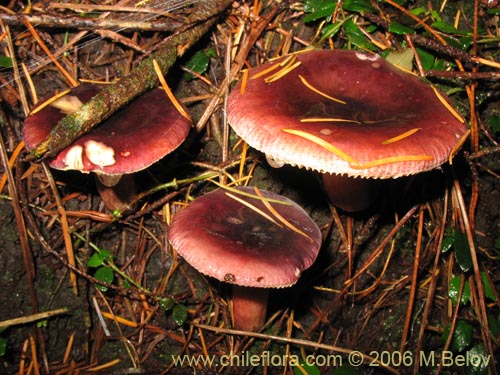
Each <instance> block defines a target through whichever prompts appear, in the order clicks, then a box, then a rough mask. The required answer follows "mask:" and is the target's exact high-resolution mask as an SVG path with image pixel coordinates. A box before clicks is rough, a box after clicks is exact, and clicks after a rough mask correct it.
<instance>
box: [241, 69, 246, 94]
mask: <svg viewBox="0 0 500 375" xmlns="http://www.w3.org/2000/svg"><path fill="white" fill-rule="evenodd" d="M247 82H248V69H245V70H244V71H243V76H242V77H241V86H240V94H241V95H243V94H245V90H246V88H247Z"/></svg>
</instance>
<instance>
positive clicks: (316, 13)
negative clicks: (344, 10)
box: [303, 0, 335, 23]
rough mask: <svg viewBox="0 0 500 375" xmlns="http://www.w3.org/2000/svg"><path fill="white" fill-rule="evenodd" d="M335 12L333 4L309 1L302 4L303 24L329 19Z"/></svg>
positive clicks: (321, 0) (316, 0) (320, 0)
mask: <svg viewBox="0 0 500 375" xmlns="http://www.w3.org/2000/svg"><path fill="white" fill-rule="evenodd" d="M334 10H335V3H334V2H333V1H328V0H309V1H306V2H304V13H307V14H306V16H305V17H304V19H303V22H304V23H308V22H313V21H316V20H319V19H321V18H326V19H330V17H331V16H332V14H333V12H334Z"/></svg>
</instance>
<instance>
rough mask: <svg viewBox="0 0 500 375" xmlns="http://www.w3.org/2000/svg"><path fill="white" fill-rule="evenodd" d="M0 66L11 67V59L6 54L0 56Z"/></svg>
mask: <svg viewBox="0 0 500 375" xmlns="http://www.w3.org/2000/svg"><path fill="white" fill-rule="evenodd" d="M0 68H12V59H11V58H10V57H7V56H0Z"/></svg>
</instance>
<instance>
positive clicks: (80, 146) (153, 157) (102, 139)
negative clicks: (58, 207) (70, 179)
mask: <svg viewBox="0 0 500 375" xmlns="http://www.w3.org/2000/svg"><path fill="white" fill-rule="evenodd" d="M98 90H99V88H98V87H97V86H95V85H89V84H82V85H80V86H78V87H77V88H75V89H73V90H72V91H71V92H70V93H69V94H68V95H71V96H76V97H77V98H78V99H79V101H80V102H83V103H85V102H86V101H88V100H89V99H90V98H91V97H92V96H94V95H95V94H96V93H97V91H98ZM64 116H65V113H64V112H62V111H61V110H60V109H58V108H56V107H54V106H52V105H48V106H47V107H45V108H43V109H42V110H40V111H39V112H37V113H35V114H33V115H30V116H28V117H27V118H26V120H25V122H24V128H23V138H24V141H25V142H26V148H27V149H28V150H31V149H33V148H34V147H35V146H36V145H37V144H39V143H40V142H42V141H43V140H45V138H46V137H47V136H48V134H49V132H50V130H51V129H52V128H53V127H54V126H55V125H56V124H57V122H58V121H59V120H60V119H62V118H63V117H64ZM190 128H191V121H190V120H188V119H187V118H185V117H183V116H182V115H181V114H180V113H179V111H178V110H177V109H176V108H175V106H174V105H173V104H172V102H171V101H170V100H169V99H168V97H167V95H166V94H165V92H164V91H162V90H161V89H154V90H152V91H149V92H147V93H145V94H144V95H142V96H140V97H139V98H137V99H136V100H134V101H133V102H131V103H130V104H129V105H128V106H127V107H126V108H124V109H122V110H120V111H118V112H117V113H115V114H114V115H112V116H111V117H109V118H108V119H107V120H105V121H104V122H103V123H102V124H101V125H99V126H98V127H96V128H94V129H92V130H91V131H90V132H89V133H87V134H85V135H83V136H82V137H80V138H79V139H78V140H76V141H75V142H74V143H73V144H71V145H70V146H68V147H66V148H65V149H63V150H62V151H60V152H59V153H58V154H57V155H56V157H55V158H53V159H52V160H51V161H50V166H51V167H53V168H56V169H62V170H69V169H76V170H79V171H81V172H96V173H101V174H105V175H122V174H128V173H133V172H137V171H140V170H142V169H145V168H147V167H149V166H150V165H151V164H153V163H154V162H156V161H158V160H160V159H161V158H163V157H164V156H165V155H167V154H169V153H170V152H172V151H173V150H175V149H176V148H177V147H178V146H179V145H180V144H181V143H182V142H183V141H184V140H185V139H186V137H187V135H188V133H189V130H190Z"/></svg>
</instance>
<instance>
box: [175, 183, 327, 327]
mask: <svg viewBox="0 0 500 375" xmlns="http://www.w3.org/2000/svg"><path fill="white" fill-rule="evenodd" d="M168 239H169V242H170V243H171V245H172V246H173V248H174V249H176V251H177V252H178V253H179V255H181V256H182V257H183V258H184V259H185V260H186V261H187V262H188V263H189V264H191V265H192V266H193V267H194V268H196V269H197V270H198V271H200V272H201V273H203V274H205V275H208V276H211V277H213V278H215V279H217V280H220V281H223V282H227V283H230V284H232V297H231V298H232V305H233V320H234V325H235V327H236V328H238V329H243V330H246V331H253V330H257V329H260V328H261V327H262V325H263V324H264V322H265V316H266V307H267V299H268V293H269V289H268V288H283V287H288V286H291V285H293V284H295V283H296V282H297V280H298V279H299V277H300V275H301V273H302V271H304V270H305V269H307V268H309V267H310V266H311V265H312V264H313V263H314V261H315V259H316V257H317V255H318V252H319V249H320V247H321V241H322V238H321V231H320V230H319V228H318V226H317V225H316V224H315V223H314V221H313V220H312V219H311V218H310V217H309V216H308V215H307V213H306V212H305V211H304V210H303V209H302V208H301V207H300V206H298V205H297V204H296V203H294V202H293V201H291V200H289V199H288V198H285V197H283V196H280V195H278V194H275V193H272V192H269V191H266V190H257V189H254V188H250V187H237V188H231V190H226V189H219V190H217V191H214V192H211V193H208V194H205V195H203V196H201V197H199V198H197V199H195V200H194V202H192V203H190V204H189V205H188V206H187V207H186V208H184V209H183V210H181V211H180V212H178V213H177V214H176V215H175V216H174V219H173V221H172V224H171V225H170V228H169V232H168Z"/></svg>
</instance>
